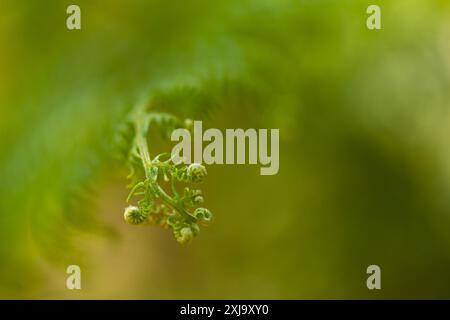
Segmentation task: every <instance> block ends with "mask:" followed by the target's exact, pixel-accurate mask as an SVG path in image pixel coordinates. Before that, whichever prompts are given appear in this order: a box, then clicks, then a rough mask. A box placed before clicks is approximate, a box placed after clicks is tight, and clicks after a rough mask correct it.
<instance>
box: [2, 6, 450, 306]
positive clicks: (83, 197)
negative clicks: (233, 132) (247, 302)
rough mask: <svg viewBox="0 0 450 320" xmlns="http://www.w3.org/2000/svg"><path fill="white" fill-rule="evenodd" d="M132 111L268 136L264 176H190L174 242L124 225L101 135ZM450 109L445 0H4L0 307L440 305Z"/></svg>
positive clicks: (159, 232) (448, 226)
mask: <svg viewBox="0 0 450 320" xmlns="http://www.w3.org/2000/svg"><path fill="white" fill-rule="evenodd" d="M70 4H77V5H79V6H80V8H81V30H71V31H70V30H68V29H67V28H66V18H67V17H68V15H67V14H66V9H67V7H68V6H69V5H70ZM371 4H378V5H379V6H380V7H381V13H382V15H381V22H382V30H368V29H367V27H366V19H367V17H368V14H367V13H366V9H367V7H368V6H369V5H371ZM142 100H146V101H148V103H149V104H151V105H152V108H154V110H155V111H170V112H172V113H174V114H176V115H178V116H180V117H189V118H191V119H195V120H203V125H204V128H219V129H221V130H225V129H226V128H244V129H245V128H256V129H258V128H267V129H270V128H279V129H280V171H279V173H278V174H277V175H274V176H261V175H260V173H259V169H260V166H259V165H211V166H208V167H207V169H208V177H207V179H206V181H205V183H204V184H203V185H202V187H201V188H202V190H203V191H204V196H205V206H206V207H207V208H209V209H211V211H213V213H214V215H215V220H214V223H213V224H212V225H211V226H210V227H208V228H202V230H201V232H200V234H199V235H198V236H197V237H196V238H195V239H194V241H193V242H192V243H191V244H189V245H186V246H182V245H179V244H178V243H177V242H176V241H175V239H174V237H173V235H172V234H171V232H170V231H168V230H164V229H162V228H158V227H141V226H132V225H128V224H126V223H125V222H124V221H123V210H124V208H125V206H126V201H125V200H126V196H127V189H126V185H127V183H128V182H127V180H126V175H127V171H126V168H125V165H124V164H122V163H120V162H119V163H118V162H117V161H115V160H114V157H113V155H112V154H113V152H112V150H113V147H114V146H112V143H111V142H112V141H113V139H114V136H115V134H116V130H117V129H116V128H117V126H118V125H119V124H120V123H121V121H123V119H124V118H125V117H126V115H127V113H128V112H129V111H130V110H131V108H133V106H134V105H136V103H139V102H140V101H142ZM449 110H450V2H448V1H447V0H389V1H388V0H295V1H288V0H251V1H249V0H238V1H237V0H236V1H234V0H231V1H230V0H223V1H219V0H214V1H211V0H190V1H168V0H145V1H144V0H142V1H138V0H127V1H125V0H122V1H93V0H89V1H88V0H76V1H70V2H69V1H61V0H54V1H28V0H26V1H25V0H2V1H1V2H0V128H1V140H0V179H1V180H0V181H1V183H0V297H1V298H32V299H42V298H63V299H72V298H87V299H91V298H101V299H109V298H125V299H180V298H185V299H197V298H203V299H214V298H224V299H230V298H236V299H240V298H248V299H299V298H305V299H310V298H331V299H335V298H336V299H337V298H352V299H356V298H368V299H379V298H447V299H449V298H450V123H449V121H450V113H449ZM155 141H157V138H156V137H155ZM149 145H150V151H151V152H153V150H156V148H159V151H166V152H170V150H171V148H172V146H173V143H171V142H170V141H167V142H166V143H165V144H164V143H162V142H161V141H159V142H158V143H156V142H155V144H154V145H152V139H150V141H149ZM153 148H155V149H153ZM154 154H155V153H154ZM73 264H75V265H79V266H80V267H81V286H82V289H81V290H78V291H77V290H73V291H71V290H68V289H67V288H66V278H67V276H68V275H67V274H66V268H67V266H68V265H73ZM372 264H375V265H379V266H380V267H381V272H382V276H381V279H382V280H381V281H382V290H374V291H369V290H368V289H367V287H366V279H367V277H368V275H367V274H366V268H367V267H368V266H369V265H372Z"/></svg>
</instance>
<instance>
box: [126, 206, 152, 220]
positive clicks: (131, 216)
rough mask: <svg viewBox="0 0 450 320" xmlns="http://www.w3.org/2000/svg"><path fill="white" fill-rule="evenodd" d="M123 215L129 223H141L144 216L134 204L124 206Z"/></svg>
mask: <svg viewBox="0 0 450 320" xmlns="http://www.w3.org/2000/svg"><path fill="white" fill-rule="evenodd" d="M123 217H124V219H125V221H126V222H128V223H130V224H141V223H142V222H144V220H145V218H146V217H145V216H144V215H143V214H142V212H141V210H140V209H139V208H138V207H135V206H129V207H126V208H125V212H124V214H123Z"/></svg>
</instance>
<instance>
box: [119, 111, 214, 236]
mask: <svg viewBox="0 0 450 320" xmlns="http://www.w3.org/2000/svg"><path fill="white" fill-rule="evenodd" d="M191 123H192V121H191V120H189V119H188V120H185V121H184V122H183V121H180V120H179V119H178V118H177V117H175V116H173V115H171V114H168V113H158V112H148V111H146V110H145V108H143V107H140V108H137V109H136V110H135V112H134V113H133V115H132V116H131V118H130V120H129V121H128V123H127V125H126V130H123V131H122V133H121V135H120V137H119V139H120V141H119V142H120V144H121V145H122V146H124V145H125V149H126V151H125V150H124V151H125V153H126V157H125V161H126V163H127V166H128V167H129V169H130V174H129V176H128V178H129V179H131V184H130V185H129V187H130V193H129V195H128V198H127V202H131V201H132V200H133V199H136V198H137V203H136V204H134V205H130V206H128V207H127V208H125V212H124V219H125V221H126V222H128V223H130V224H136V225H137V224H150V225H159V226H161V227H164V228H167V229H171V230H172V231H173V233H174V236H175V238H176V240H177V241H178V242H179V243H182V244H184V243H188V242H190V241H191V240H192V239H193V238H194V237H195V236H196V235H197V234H198V233H199V231H200V228H199V224H201V225H208V224H209V223H210V222H211V221H212V218H213V216H212V214H211V212H210V211H209V210H208V209H206V208H202V207H199V205H201V204H202V203H203V196H202V191H201V190H199V189H195V188H192V187H188V186H187V185H190V184H197V183H199V182H201V181H202V180H203V179H204V178H205V176H206V174H207V172H206V168H205V167H204V166H203V165H201V164H198V163H192V164H189V165H188V164H184V163H174V161H173V160H172V158H171V157H170V154H167V153H163V154H159V155H157V156H155V157H154V158H153V159H152V157H151V154H150V152H149V148H148V143H147V135H148V131H149V128H150V127H151V126H156V127H159V128H160V129H161V130H162V131H163V132H165V133H166V134H168V135H169V136H170V133H171V132H172V131H173V130H174V129H176V128H180V127H189V126H190V125H191ZM122 149H123V148H122ZM162 185H165V186H167V187H166V189H169V190H170V192H168V191H166V190H165V189H164V188H163V187H162ZM180 189H182V191H180Z"/></svg>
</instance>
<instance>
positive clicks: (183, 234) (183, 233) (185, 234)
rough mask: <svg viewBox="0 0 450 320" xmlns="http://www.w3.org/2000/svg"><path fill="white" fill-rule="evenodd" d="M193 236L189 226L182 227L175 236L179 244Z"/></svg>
mask: <svg viewBox="0 0 450 320" xmlns="http://www.w3.org/2000/svg"><path fill="white" fill-rule="evenodd" d="M192 238H194V233H193V232H192V229H191V228H189V227H184V228H182V229H181V230H180V234H179V236H178V237H177V241H178V242H179V243H181V244H184V243H187V242H189V241H191V240H192Z"/></svg>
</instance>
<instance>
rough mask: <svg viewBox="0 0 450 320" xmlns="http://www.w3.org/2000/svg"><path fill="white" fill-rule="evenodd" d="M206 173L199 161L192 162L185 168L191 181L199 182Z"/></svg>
mask: <svg viewBox="0 0 450 320" xmlns="http://www.w3.org/2000/svg"><path fill="white" fill-rule="evenodd" d="M207 174H208V173H207V171H206V168H205V167H204V166H203V165H201V164H199V163H192V164H190V165H189V167H188V169H187V175H188V177H189V178H190V179H191V181H192V182H201V181H202V180H203V178H204V177H206V175H207Z"/></svg>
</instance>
